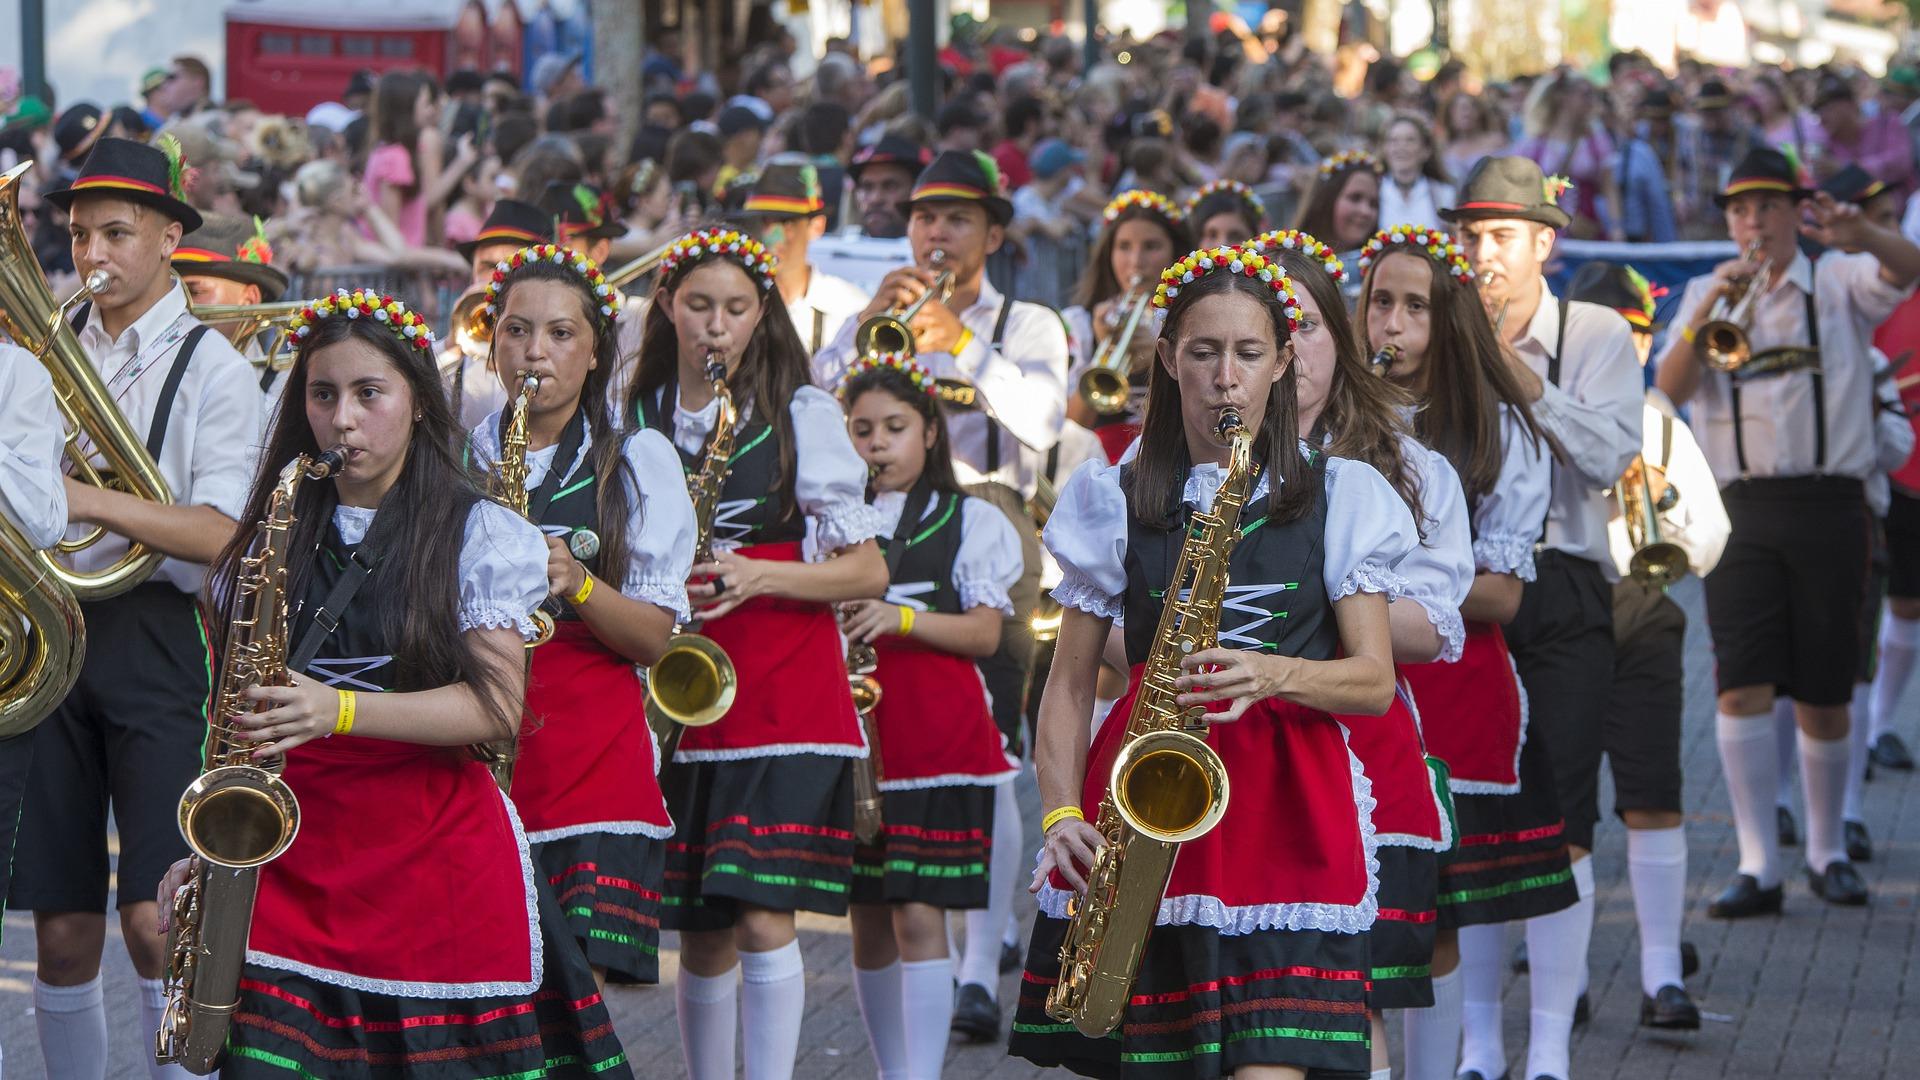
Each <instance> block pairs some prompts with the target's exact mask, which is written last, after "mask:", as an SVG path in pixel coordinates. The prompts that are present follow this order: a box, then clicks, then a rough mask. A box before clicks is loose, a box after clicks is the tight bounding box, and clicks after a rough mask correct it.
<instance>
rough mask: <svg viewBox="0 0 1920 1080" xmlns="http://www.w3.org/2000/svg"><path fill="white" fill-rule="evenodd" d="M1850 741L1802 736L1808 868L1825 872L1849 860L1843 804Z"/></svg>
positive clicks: (1801, 758)
mask: <svg viewBox="0 0 1920 1080" xmlns="http://www.w3.org/2000/svg"><path fill="white" fill-rule="evenodd" d="M1851 757H1852V751H1851V748H1850V747H1849V746H1848V745H1847V737H1846V736H1844V735H1842V736H1841V737H1840V738H1838V739H1816V738H1813V737H1812V736H1810V735H1808V734H1807V733H1806V732H1804V731H1803V732H1801V733H1800V774H1801V776H1802V777H1804V778H1805V781H1806V787H1807V836H1806V845H1807V865H1808V866H1810V867H1812V868H1813V869H1815V870H1825V869H1826V868H1827V865H1828V864H1829V863H1833V862H1835V861H1838V860H1840V859H1844V858H1846V857H1847V846H1846V843H1845V841H1844V839H1843V836H1842V833H1841V830H1840V804H1841V802H1842V801H1843V800H1844V799H1845V797H1846V787H1847V762H1848V759H1849V758H1851Z"/></svg>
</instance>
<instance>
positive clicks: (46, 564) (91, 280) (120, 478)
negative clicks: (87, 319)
mask: <svg viewBox="0 0 1920 1080" xmlns="http://www.w3.org/2000/svg"><path fill="white" fill-rule="evenodd" d="M32 167H33V163H32V162H25V163H23V164H21V165H17V166H15V167H14V168H12V169H10V170H8V171H7V172H6V173H5V174H4V175H0V330H3V331H5V332H6V334H7V336H9V337H11V338H13V340H14V341H16V342H18V343H19V344H20V345H21V346H22V347H23V348H25V349H26V350H27V351H28V352H31V353H33V354H34V356H35V357H36V358H37V359H39V361H40V362H41V363H43V364H45V365H46V367H47V373H48V374H49V375H51V376H52V377H53V392H54V396H55V398H57V399H58V401H59V405H60V415H61V417H62V419H63V420H64V422H65V425H66V429H67V449H66V456H67V460H68V462H69V463H70V464H71V466H72V468H71V470H70V475H71V476H73V478H74V479H76V480H78V481H80V482H81V483H86V484H91V485H93V486H94V487H113V488H115V489H117V490H120V491H125V492H127V493H129V494H131V495H135V496H137V497H139V498H142V499H145V500H147V501H148V502H155V503H162V504H166V503H171V502H173V492H172V490H171V489H169V488H168V487H167V481H166V479H165V478H164V477H162V476H161V475H160V466H159V465H158V464H157V463H155V462H154V460H153V455H151V454H149V453H147V446H146V443H145V442H144V441H143V440H142V439H141V438H140V437H139V436H138V435H136V434H134V431H133V427H132V425H130V424H128V423H127V418H126V416H125V415H123V414H122V413H121V412H120V407H119V406H118V405H116V404H114V400H113V397H112V395H110V394H108V393H107V388H106V385H105V384H104V383H102V382H101V381H100V375H99V373H98V372H96V371H95V370H94V368H93V362H92V361H91V360H89V359H87V354H86V353H85V352H84V351H82V350H81V348H80V339H79V338H78V337H77V336H75V334H74V332H73V328H72V327H71V326H69V325H67V312H68V311H69V310H70V309H71V308H72V307H73V305H75V304H77V303H79V302H80V301H81V300H84V299H86V298H87V297H89V296H90V295H92V293H93V292H94V291H95V290H98V289H103V288H105V287H106V285H107V282H108V281H109V280H111V279H110V278H108V276H107V274H106V272H105V271H101V270H95V271H93V272H92V273H90V274H88V275H87V280H86V284H85V285H84V286H83V287H82V288H81V289H80V290H79V291H78V292H75V293H74V294H73V295H72V296H71V297H69V298H68V299H67V301H66V303H63V304H62V303H56V302H55V301H54V297H53V292H52V290H50V289H49V288H48V287H47V281H46V278H44V277H42V276H41V274H40V269H39V266H38V264H37V263H36V262H35V260H34V257H33V248H32V247H31V246H30V245H29V244H28V242H27V234H26V230H25V228H24V227H23V226H22V224H21V221H20V176H21V174H22V173H24V172H26V171H27V170H28V169H30V168H32ZM83 436H84V437H85V439H86V440H87V442H88V443H89V444H91V445H90V446H83V445H82V444H81V441H80V440H81V438H82V437H83ZM96 454H97V455H99V457H100V458H101V459H102V460H104V462H105V463H106V468H105V469H101V468H99V467H97V466H95V465H94V463H93V457H94V455H96ZM106 535H107V530H105V529H103V528H99V527H97V526H96V527H94V528H92V529H89V530H88V531H87V532H86V534H85V535H83V536H81V537H79V538H78V539H74V540H62V541H60V542H59V543H58V544H55V545H54V546H53V547H52V548H51V549H49V550H47V551H38V552H34V554H33V558H34V561H35V562H36V563H38V564H39V565H40V568H41V569H42V570H43V571H45V573H46V574H47V575H48V576H50V577H51V578H53V579H54V580H55V581H58V582H59V583H60V584H61V585H62V586H64V587H65V588H66V589H67V590H68V591H70V592H72V593H73V595H74V596H75V597H77V598H79V599H81V600H104V599H106V598H107V597H110V596H118V595H120V594H121V593H123V592H126V591H127V590H128V589H131V588H133V587H134V586H136V585H138V584H140V583H141V582H143V581H145V580H146V579H147V578H149V577H151V576H153V572H154V571H155V570H157V569H159V568H160V563H161V560H163V559H164V558H165V556H164V555H161V554H160V553H159V552H157V551H152V550H150V549H148V548H147V547H145V546H144V545H141V544H135V543H129V544H128V545H127V551H126V554H124V555H122V556H120V558H119V559H117V560H115V561H114V563H113V564H112V565H111V566H108V567H106V568H104V569H101V570H89V571H81V570H72V569H69V568H68V567H66V566H65V565H63V564H62V563H61V562H60V561H59V560H58V559H56V558H55V557H54V556H55V555H56V554H58V555H72V554H75V553H76V552H80V551H85V550H86V549H87V548H90V547H92V546H93V545H94V544H96V543H99V542H100V540H101V538H102V537H104V536H106Z"/></svg>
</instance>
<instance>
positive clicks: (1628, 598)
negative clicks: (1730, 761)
mask: <svg viewBox="0 0 1920 1080" xmlns="http://www.w3.org/2000/svg"><path fill="white" fill-rule="evenodd" d="M1674 423H1675V421H1674V419H1673V417H1671V416H1662V417H1661V437H1660V460H1659V462H1658V465H1657V467H1658V468H1659V469H1660V470H1661V472H1662V473H1663V474H1664V473H1665V472H1666V469H1667V464H1668V462H1669V461H1670V460H1671V459H1672V456H1673V425H1674ZM1682 497H1683V498H1684V497H1685V496H1684V495H1683V496H1682ZM1686 638H1687V613H1686V612H1685V611H1683V610H1681V608H1680V605H1679V604H1676V603H1674V601H1673V598H1672V597H1670V596H1668V595H1667V591H1666V589H1664V588H1661V587H1659V586H1656V585H1647V584H1645V583H1642V582H1639V581H1635V580H1634V579H1633V578H1631V577H1625V578H1621V579H1620V580H1619V581H1617V582H1615V583H1614V585H1613V689H1612V692H1611V693H1610V694H1609V695H1608V700H1607V720H1606V729H1605V731H1604V732H1603V733H1602V738H1603V740H1604V744H1605V746H1606V751H1607V766H1608V769H1609V770H1610V771H1611V772H1612V774H1613V808H1614V813H1615V814H1618V813H1620V812H1621V811H1623V810H1670V811H1673V812H1675V813H1678V812H1679V810H1680V792H1681V771H1680V720H1681V711H1682V708H1683V704H1684V703H1683V697H1682V693H1683V684H1682V680H1683V674H1684V673H1683V670H1682V669H1683V666H1684V665H1683V660H1684V658H1685V656H1686Z"/></svg>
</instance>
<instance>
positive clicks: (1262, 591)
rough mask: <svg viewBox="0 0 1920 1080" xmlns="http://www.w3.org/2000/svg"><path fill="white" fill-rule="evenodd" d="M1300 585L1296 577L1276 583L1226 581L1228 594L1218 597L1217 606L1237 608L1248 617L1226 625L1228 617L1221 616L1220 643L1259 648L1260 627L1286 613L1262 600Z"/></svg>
mask: <svg viewBox="0 0 1920 1080" xmlns="http://www.w3.org/2000/svg"><path fill="white" fill-rule="evenodd" d="M1299 587H1300V583H1299V582H1297V581H1287V582H1281V583H1279V584H1277V585H1229V586H1227V595H1226V596H1225V598H1223V599H1222V600H1221V601H1220V610H1221V611H1222V612H1223V613H1224V612H1228V611H1236V612H1239V613H1240V614H1242V615H1247V616H1251V618H1249V619H1247V620H1246V621H1244V622H1242V623H1240V624H1239V625H1237V626H1232V627H1229V626H1228V625H1227V620H1226V619H1225V618H1222V619H1221V620H1220V644H1221V645H1222V646H1226V647H1231V648H1237V649H1258V648H1260V647H1261V645H1262V644H1263V642H1262V641H1261V639H1260V638H1259V637H1258V636H1256V635H1257V634H1258V633H1259V631H1260V630H1262V629H1264V628H1265V627H1266V625H1267V624H1268V623H1270V622H1273V621H1274V620H1275V619H1284V618H1286V617H1287V613H1286V612H1285V611H1271V610H1269V609H1268V608H1267V606H1266V604H1265V601H1266V600H1267V599H1268V598H1269V597H1273V596H1278V595H1279V594H1281V593H1284V592H1292V591H1294V590H1295V589H1298V588H1299Z"/></svg>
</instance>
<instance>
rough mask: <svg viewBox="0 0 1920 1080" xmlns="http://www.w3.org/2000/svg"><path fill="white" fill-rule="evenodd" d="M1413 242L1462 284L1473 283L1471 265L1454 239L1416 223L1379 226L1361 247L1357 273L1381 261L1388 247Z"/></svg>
mask: <svg viewBox="0 0 1920 1080" xmlns="http://www.w3.org/2000/svg"><path fill="white" fill-rule="evenodd" d="M1407 245H1412V250H1415V251H1419V252H1420V253H1422V254H1424V255H1425V256H1426V257H1427V258H1429V259H1432V260H1433V261H1434V262H1437V263H1439V264H1440V265H1442V266H1444V267H1446V268H1447V273H1449V274H1452V275H1453V278H1454V280H1455V281H1458V282H1459V283H1460V284H1462V285H1471V284H1473V283H1474V280H1475V279H1474V276H1473V267H1471V266H1469V265H1467V255H1466V253H1465V252H1463V251H1461V250H1460V245H1459V244H1456V243H1454V242H1453V238H1452V237H1450V236H1448V235H1447V234H1446V233H1443V232H1441V231H1439V230H1438V229H1429V228H1426V227H1424V226H1418V225H1395V226H1394V227H1393V228H1391V229H1381V230H1380V231H1379V232H1377V233H1374V234H1373V239H1371V240H1369V241H1367V246H1366V247H1363V248H1361V249H1360V272H1361V273H1363V274H1364V273H1366V272H1367V270H1368V269H1369V268H1371V267H1372V266H1373V264H1374V263H1376V262H1379V261H1380V255H1381V253H1382V252H1384V251H1386V250H1387V249H1388V248H1389V247H1395V246H1403V247H1404V246H1407Z"/></svg>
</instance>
